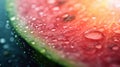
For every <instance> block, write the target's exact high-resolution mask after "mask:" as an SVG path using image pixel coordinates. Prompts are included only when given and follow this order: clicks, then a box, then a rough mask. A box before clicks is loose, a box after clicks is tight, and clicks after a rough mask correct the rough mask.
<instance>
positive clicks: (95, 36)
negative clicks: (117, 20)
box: [84, 31, 103, 40]
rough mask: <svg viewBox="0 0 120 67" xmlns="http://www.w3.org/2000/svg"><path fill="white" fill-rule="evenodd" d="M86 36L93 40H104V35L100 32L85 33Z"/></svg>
mask: <svg viewBox="0 0 120 67" xmlns="http://www.w3.org/2000/svg"><path fill="white" fill-rule="evenodd" d="M84 36H85V38H88V39H91V40H100V39H102V38H103V34H102V33H101V32H99V31H90V32H85V34H84Z"/></svg>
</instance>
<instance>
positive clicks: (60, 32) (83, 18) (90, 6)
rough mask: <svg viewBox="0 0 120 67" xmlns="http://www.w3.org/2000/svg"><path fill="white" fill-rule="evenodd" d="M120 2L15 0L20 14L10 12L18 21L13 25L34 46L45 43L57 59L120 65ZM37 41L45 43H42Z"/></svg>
mask: <svg viewBox="0 0 120 67" xmlns="http://www.w3.org/2000/svg"><path fill="white" fill-rule="evenodd" d="M13 1H14V0H13ZM119 3H120V1H119V0H116V1H114V0H91V1H90V0H84V1H82V0H74V1H71V0H31V1H29V0H16V2H15V4H16V7H15V8H14V9H15V10H16V11H15V13H16V14H17V15H14V14H11V21H13V22H14V21H17V20H18V21H19V22H16V23H13V25H16V26H15V27H16V28H17V29H16V30H19V32H18V33H20V34H21V35H22V36H24V37H23V38H25V39H26V40H27V39H28V40H29V41H30V42H31V43H30V44H31V45H32V46H33V47H34V48H35V49H38V48H42V47H44V46H45V47H44V48H46V49H47V50H50V51H48V52H47V53H50V55H51V57H52V59H55V60H57V61H58V62H60V61H59V60H61V59H62V60H61V62H60V63H62V61H65V63H70V64H72V63H73V65H75V66H78V67H80V66H81V65H85V67H98V66H99V67H120V59H119V57H120V54H119V52H120V26H119V25H120V19H119V18H120V13H119V11H120V6H119ZM11 5H12V4H11ZM10 10H11V11H12V9H9V11H10ZM16 16H17V17H16ZM23 33H24V34H23ZM30 35H31V36H30ZM32 38H33V41H32ZM38 41H40V42H42V44H43V43H44V44H43V45H42V46H41V45H40V44H41V43H40V44H39V42H38ZM36 42H38V43H36ZM36 44H39V45H37V47H36ZM38 50H39V49H38ZM54 51H55V52H54ZM40 52H42V53H43V54H44V52H46V51H45V50H43V51H40ZM55 53H56V54H55ZM53 56H54V57H53ZM49 58H50V57H49ZM91 61H92V62H91ZM81 63H83V64H81ZM62 64H64V63H62ZM64 65H66V64H64Z"/></svg>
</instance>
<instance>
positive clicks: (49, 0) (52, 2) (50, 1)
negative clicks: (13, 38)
mask: <svg viewBox="0 0 120 67" xmlns="http://www.w3.org/2000/svg"><path fill="white" fill-rule="evenodd" d="M55 2H56V0H48V4H54V3H55Z"/></svg>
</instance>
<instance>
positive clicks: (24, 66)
mask: <svg viewBox="0 0 120 67" xmlns="http://www.w3.org/2000/svg"><path fill="white" fill-rule="evenodd" d="M16 37H17V35H15V34H14V32H13V31H12V28H11V27H10V25H9V20H8V15H7V13H6V11H5V0H0V67H38V64H37V63H35V61H34V60H33V59H32V58H31V57H30V56H28V55H27V54H26V51H24V50H23V49H21V48H22V47H21V48H20V46H19V43H18V42H16ZM39 66H40V65H39ZM41 67H42V66H41Z"/></svg>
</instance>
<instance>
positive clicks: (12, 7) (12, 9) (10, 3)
mask: <svg viewBox="0 0 120 67" xmlns="http://www.w3.org/2000/svg"><path fill="white" fill-rule="evenodd" d="M15 2H16V0H7V1H6V9H7V11H8V14H9V18H10V20H11V25H12V26H13V27H14V28H15V30H16V32H17V33H18V34H19V35H21V36H22V37H23V38H24V39H25V40H26V41H27V42H28V43H29V45H30V46H32V47H33V48H34V49H36V50H37V51H38V52H40V53H42V54H43V55H45V56H47V57H48V58H49V59H52V60H54V61H56V62H58V63H59V64H61V65H64V66H65V67H76V64H75V63H74V62H72V61H70V60H67V59H65V58H61V57H60V56H61V55H59V54H58V53H57V52H56V51H55V50H54V49H50V48H49V47H48V46H47V45H43V44H42V42H41V41H42V39H41V40H40V39H38V38H36V37H35V36H33V35H32V34H30V30H28V29H26V28H25V24H23V23H22V20H19V19H17V18H16V17H17V11H16V3H15ZM13 19H15V20H14V21H13ZM20 26H21V27H20ZM24 31H26V32H24ZM32 42H35V44H31V43H32ZM79 67H83V64H81V66H79Z"/></svg>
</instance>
